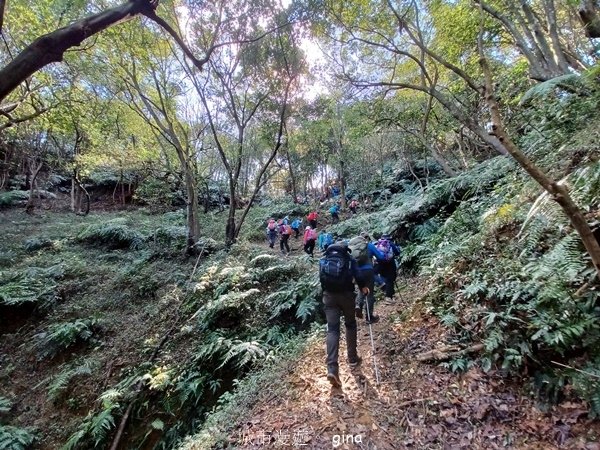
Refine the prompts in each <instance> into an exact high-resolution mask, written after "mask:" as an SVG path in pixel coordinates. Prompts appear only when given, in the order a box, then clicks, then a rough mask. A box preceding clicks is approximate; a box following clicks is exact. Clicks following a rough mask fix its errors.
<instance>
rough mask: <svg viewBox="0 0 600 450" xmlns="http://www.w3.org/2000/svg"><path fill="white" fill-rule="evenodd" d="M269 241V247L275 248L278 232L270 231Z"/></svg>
mask: <svg viewBox="0 0 600 450" xmlns="http://www.w3.org/2000/svg"><path fill="white" fill-rule="evenodd" d="M267 239H268V240H269V247H271V248H273V247H274V246H275V239H277V231H269V233H268V234H267Z"/></svg>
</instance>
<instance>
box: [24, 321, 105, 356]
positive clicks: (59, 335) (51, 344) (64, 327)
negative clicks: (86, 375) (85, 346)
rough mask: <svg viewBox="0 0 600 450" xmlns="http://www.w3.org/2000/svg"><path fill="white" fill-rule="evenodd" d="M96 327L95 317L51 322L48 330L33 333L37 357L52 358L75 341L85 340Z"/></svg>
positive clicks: (89, 337)
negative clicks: (56, 322)
mask: <svg viewBox="0 0 600 450" xmlns="http://www.w3.org/2000/svg"><path fill="white" fill-rule="evenodd" d="M97 327H98V321H97V320H95V319H86V320H82V319H77V320H75V321H73V322H64V323H58V324H53V325H50V327H48V330H47V331H45V332H43V333H39V334H37V335H35V336H34V337H35V339H36V343H35V345H34V347H35V348H36V349H37V352H38V358H40V359H44V358H53V357H54V356H56V355H57V354H58V353H59V352H60V351H63V350H66V349H67V348H69V347H71V346H72V345H74V344H75V343H77V342H87V341H89V340H90V339H91V338H92V336H93V335H94V333H95V331H96V329H97Z"/></svg>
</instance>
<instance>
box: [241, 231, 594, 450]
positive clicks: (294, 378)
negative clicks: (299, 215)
mask: <svg viewBox="0 0 600 450" xmlns="http://www.w3.org/2000/svg"><path fill="white" fill-rule="evenodd" d="M301 242H302V241H301V238H299V239H298V240H297V241H296V240H295V239H294V238H293V237H292V238H291V241H290V243H291V246H292V249H293V250H292V252H291V256H292V257H293V256H296V255H299V254H302V253H301V252H302V243H301ZM277 245H278V243H277ZM277 245H276V248H275V249H274V250H270V252H273V251H277V252H278V247H277ZM266 248H268V246H267V247H266ZM318 254H319V252H316V253H315V256H317V255H318ZM399 283H400V284H401V285H402V286H401V288H400V292H399V294H397V299H396V301H395V303H394V304H393V305H384V304H382V302H381V301H378V302H377V303H376V307H375V311H376V313H377V314H378V315H380V317H381V321H380V322H379V323H377V324H375V325H372V327H371V332H372V335H373V346H372V345H371V338H370V334H369V326H368V325H367V324H365V321H364V320H358V324H359V325H358V326H359V329H358V347H359V355H361V357H362V358H363V362H362V364H361V365H360V366H359V367H357V368H355V369H353V370H351V369H350V368H349V366H348V364H347V361H346V352H345V345H346V344H345V330H344V327H343V325H342V339H341V342H340V361H339V362H340V377H341V380H342V383H343V386H342V387H341V388H333V387H332V386H331V385H330V383H329V382H328V380H327V378H326V366H325V336H324V334H323V336H322V338H321V339H318V340H316V341H311V342H309V343H308V345H307V348H306V349H305V351H304V352H303V354H302V355H301V357H300V358H299V359H298V360H297V361H295V362H293V363H292V364H291V365H290V366H289V367H287V370H286V371H285V372H284V373H283V374H282V375H281V378H280V383H282V385H283V387H284V389H277V390H276V392H285V395H278V394H275V393H273V394H272V395H266V396H261V397H262V398H266V399H265V400H260V401H259V402H258V403H257V404H256V405H255V406H254V407H253V410H252V412H251V413H250V414H249V415H248V417H247V418H246V420H245V421H244V422H243V423H242V424H241V425H239V426H238V428H237V430H236V433H235V436H236V437H235V438H234V439H235V448H239V449H259V448H304V449H328V448H343V449H352V448H363V449H403V448H415V449H454V448H465V449H466V448H469V449H470V448H481V449H483V448H485V449H488V448H528V449H552V448H577V449H588V450H596V449H600V446H599V445H598V444H597V443H596V442H594V441H595V440H597V436H598V435H599V434H598V431H599V426H598V423H597V422H592V421H591V420H589V419H587V418H586V408H585V405H583V404H580V403H572V402H565V403H563V404H562V405H558V406H556V407H554V408H552V409H551V410H550V411H549V412H547V413H543V412H541V411H540V410H539V409H537V408H536V407H535V401H534V400H533V399H532V397H531V395H530V394H529V392H528V386H523V385H522V384H521V385H520V384H519V383H518V381H512V382H511V381H510V380H507V379H506V378H505V377H503V376H502V374H501V373H500V372H493V371H492V372H489V373H487V374H486V373H483V372H482V371H481V370H480V369H478V368H477V367H474V368H471V369H470V370H468V371H467V372H466V373H464V374H462V375H457V374H454V373H452V372H451V371H449V370H448V369H446V368H444V367H442V366H440V365H435V364H424V363H419V362H417V361H416V358H415V355H417V354H419V353H422V352H425V351H428V350H431V349H433V348H436V347H438V346H440V345H442V344H443V343H445V342H447V336H446V332H447V331H446V329H445V328H444V327H442V326H441V324H440V323H439V321H438V319H437V318H436V317H435V316H433V315H432V314H431V313H430V312H428V311H427V310H426V307H425V303H424V302H422V301H420V300H421V299H422V297H423V296H424V295H425V294H426V293H427V291H428V290H429V289H430V287H431V284H430V283H429V282H428V280H426V279H423V278H410V279H402V280H399ZM378 295H379V297H382V295H381V293H378ZM373 349H374V351H373ZM375 366H376V367H377V372H378V375H379V376H378V377H377V376H376V372H375Z"/></svg>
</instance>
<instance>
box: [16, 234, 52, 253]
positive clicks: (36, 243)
mask: <svg viewBox="0 0 600 450" xmlns="http://www.w3.org/2000/svg"><path fill="white" fill-rule="evenodd" d="M56 246H57V243H56V242H55V241H53V240H52V239H49V238H46V237H36V238H31V239H27V240H26V241H25V242H24V243H23V247H25V250H27V251H28V252H35V251H37V250H42V249H46V248H51V249H53V248H56Z"/></svg>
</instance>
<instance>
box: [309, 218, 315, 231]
mask: <svg viewBox="0 0 600 450" xmlns="http://www.w3.org/2000/svg"><path fill="white" fill-rule="evenodd" d="M308 223H309V224H310V227H311V228H312V229H313V230H314V229H315V228H317V221H316V220H309V221H308Z"/></svg>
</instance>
